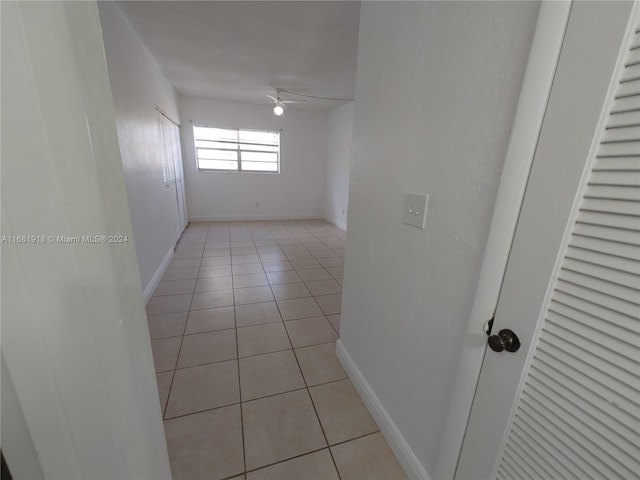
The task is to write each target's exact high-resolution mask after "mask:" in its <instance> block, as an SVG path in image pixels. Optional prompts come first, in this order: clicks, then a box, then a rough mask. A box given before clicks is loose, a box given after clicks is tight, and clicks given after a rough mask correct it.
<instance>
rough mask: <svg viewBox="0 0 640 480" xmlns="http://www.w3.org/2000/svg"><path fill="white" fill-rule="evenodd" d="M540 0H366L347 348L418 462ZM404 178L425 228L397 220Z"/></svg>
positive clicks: (449, 367) (345, 313) (459, 334)
mask: <svg viewBox="0 0 640 480" xmlns="http://www.w3.org/2000/svg"><path fill="white" fill-rule="evenodd" d="M537 11H538V4H536V3H528V2H491V3H489V2H419V3H413V2H399V3H389V2H365V3H363V5H362V15H361V21H360V39H359V52H358V78H357V85H356V101H355V113H354V135H353V156H352V164H351V181H350V187H349V188H350V196H349V235H348V239H347V248H346V257H345V259H346V264H345V279H344V297H343V298H344V300H343V307H342V323H341V344H342V345H341V347H343V348H344V350H345V352H346V355H343V356H342V358H343V359H345V358H350V359H351V360H352V361H353V364H352V365H348V367H349V368H350V370H351V371H352V372H353V371H356V369H358V370H359V371H360V373H361V374H362V378H360V379H359V380H360V381H362V382H364V384H365V385H366V386H367V387H369V388H370V389H371V392H372V395H373V396H374V397H375V400H376V401H378V402H379V406H380V407H381V409H383V410H384V411H385V412H386V414H388V420H389V423H390V424H392V426H393V428H396V429H397V430H396V432H397V433H398V437H399V438H400V440H399V441H396V442H395V443H394V444H395V446H396V447H397V446H398V445H401V446H402V442H406V444H405V446H407V448H408V450H410V451H409V453H408V454H406V455H405V456H404V460H403V461H404V466H405V467H407V468H408V469H409V470H413V471H414V472H419V471H422V472H426V473H427V474H430V473H433V468H434V465H435V461H436V456H437V452H438V445H439V441H440V439H441V437H440V435H441V432H442V431H443V427H444V421H445V419H446V417H447V412H448V408H449V404H450V395H451V390H452V387H453V381H454V377H455V374H456V371H457V366H458V362H459V357H460V353H461V352H460V349H459V346H460V342H461V341H462V339H463V337H464V332H465V329H466V327H467V323H468V319H469V313H470V309H471V305H472V301H473V298H474V292H475V288H476V278H477V276H478V273H479V269H480V264H481V260H482V255H483V251H484V247H485V242H486V236H487V232H488V228H489V222H490V219H491V214H492V210H493V204H494V200H495V195H496V191H497V185H498V182H499V177H500V172H501V167H502V162H503V160H504V156H505V152H506V146H507V142H508V139H509V133H510V128H511V123H512V121H513V118H514V113H515V109H516V103H517V100H518V95H519V91H520V86H521V83H522V79H523V74H524V69H525V66H526V61H527V55H528V51H529V47H530V44H531V39H532V36H533V31H534V28H535V23H536V16H537ZM408 192H411V193H419V192H424V193H428V194H429V195H430V198H429V205H428V218H427V223H426V229H425V230H419V229H416V228H413V227H410V226H407V225H404V224H403V223H402V211H403V208H402V206H403V198H404V195H405V194H406V193H408ZM391 430H393V429H391ZM396 440H398V439H396ZM404 453H406V452H404ZM401 456H402V455H401ZM412 456H414V457H413V458H414V459H415V460H416V461H417V463H418V465H413V466H411V465H408V463H407V461H406V460H407V459H411V457H412Z"/></svg>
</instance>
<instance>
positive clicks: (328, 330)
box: [147, 220, 406, 480]
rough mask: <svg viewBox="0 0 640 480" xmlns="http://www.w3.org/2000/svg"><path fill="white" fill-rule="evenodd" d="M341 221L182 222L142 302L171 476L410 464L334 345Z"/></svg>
mask: <svg viewBox="0 0 640 480" xmlns="http://www.w3.org/2000/svg"><path fill="white" fill-rule="evenodd" d="M344 238H345V233H344V232H343V231H342V230H339V229H338V228H336V227H334V226H333V225H331V224H329V223H327V222H324V221H315V220H313V221H286V222H212V223H195V224H193V223H192V224H190V225H189V228H188V229H187V230H186V231H185V233H184V235H183V237H182V239H181V241H180V243H179V245H178V247H177V248H176V253H175V257H174V259H173V260H172V261H171V263H170V265H169V267H168V269H167V271H166V273H165V275H164V277H163V278H162V281H161V282H160V284H159V285H158V287H157V288H156V291H155V293H154V296H153V297H152V299H151V301H150V302H149V305H148V306H147V317H148V321H149V332H150V334H151V339H152V340H151V343H152V348H153V355H154V362H155V366H156V372H157V380H158V389H159V392H160V402H161V405H162V410H163V413H164V418H165V433H166V438H167V445H168V449H169V458H170V462H171V470H172V473H173V478H174V479H176V480H180V479H184V480H196V479H205V478H206V479H209V480H223V479H230V480H231V479H233V480H236V479H243V480H268V479H281V480H314V479H315V480H330V479H341V480H376V479H379V480H396V479H404V478H406V477H405V475H404V474H403V472H402V470H401V468H400V466H399V465H398V463H397V461H396V459H395V458H394V456H393V454H392V453H391V451H390V450H389V447H388V445H387V444H386V442H385V440H384V438H383V437H382V435H381V434H380V432H379V431H378V427H377V426H376V424H375V423H374V421H373V419H372V418H371V416H370V415H369V413H368V411H367V409H366V408H365V406H364V404H363V403H362V401H361V400H360V397H359V396H358V394H357V393H356V390H355V389H354V387H353V385H352V384H351V381H350V380H349V379H348V378H347V375H346V373H345V372H344V370H343V369H342V366H341V365H340V362H339V361H338V359H337V357H336V355H335V341H336V339H337V338H338V335H339V331H340V306H341V301H342V271H343V256H344V243H345V242H344Z"/></svg>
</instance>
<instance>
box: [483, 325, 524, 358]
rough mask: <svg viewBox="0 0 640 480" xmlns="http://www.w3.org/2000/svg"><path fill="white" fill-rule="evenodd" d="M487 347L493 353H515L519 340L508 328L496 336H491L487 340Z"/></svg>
mask: <svg viewBox="0 0 640 480" xmlns="http://www.w3.org/2000/svg"><path fill="white" fill-rule="evenodd" d="M488 343H489V347H490V348H491V350H493V351H494V352H502V351H503V350H506V351H507V352H517V351H518V349H519V348H520V339H518V336H517V335H516V334H515V333H513V332H512V331H511V330H509V329H508V328H504V329H502V330H500V331H499V332H498V334H497V335H491V336H490V337H489V340H488Z"/></svg>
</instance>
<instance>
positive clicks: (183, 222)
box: [169, 123, 188, 234]
mask: <svg viewBox="0 0 640 480" xmlns="http://www.w3.org/2000/svg"><path fill="white" fill-rule="evenodd" d="M169 128H170V130H171V137H172V145H173V152H174V154H173V167H174V175H175V179H176V200H177V202H178V225H179V227H180V234H182V232H183V231H184V229H185V227H186V226H187V223H188V219H187V199H186V195H185V187H184V167H183V165H182V144H181V142H180V127H179V126H178V125H176V124H175V123H171V124H170V126H169Z"/></svg>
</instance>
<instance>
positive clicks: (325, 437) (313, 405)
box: [276, 303, 342, 480]
mask: <svg viewBox="0 0 640 480" xmlns="http://www.w3.org/2000/svg"><path fill="white" fill-rule="evenodd" d="M276 305H278V304H277V303H276ZM278 311H280V306H279V305H278ZM280 317H282V312H280ZM282 323H283V324H284V318H283V320H282ZM284 330H285V332H286V333H287V338H288V339H289V343H290V344H291V349H292V350H293V356H294V358H295V359H296V364H297V365H298V368H299V369H300V375H302V381H303V382H304V385H305V389H306V391H307V395H308V396H309V400H311V406H312V407H313V411H314V413H315V414H316V419H317V420H318V425H320V430H321V431H322V436H323V437H324V442H325V444H326V445H327V449H328V450H329V455H330V456H331V461H332V462H333V467H334V468H335V470H336V473H337V474H338V479H339V480H341V479H342V477H341V476H340V472H339V471H338V465H337V464H336V460H335V458H333V452H331V448H329V439H328V438H327V434H326V432H325V431H324V427H323V426H322V421H321V420H320V415H318V409H317V408H316V404H315V402H314V401H313V397H312V396H311V391H310V390H309V384H308V383H307V379H306V377H305V376H304V372H303V371H302V367H301V366H300V360H298V354H297V353H296V350H295V348H293V342H292V341H291V336H290V335H289V331H288V330H287V326H286V325H284ZM307 453H308V452H307Z"/></svg>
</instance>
